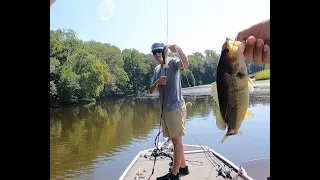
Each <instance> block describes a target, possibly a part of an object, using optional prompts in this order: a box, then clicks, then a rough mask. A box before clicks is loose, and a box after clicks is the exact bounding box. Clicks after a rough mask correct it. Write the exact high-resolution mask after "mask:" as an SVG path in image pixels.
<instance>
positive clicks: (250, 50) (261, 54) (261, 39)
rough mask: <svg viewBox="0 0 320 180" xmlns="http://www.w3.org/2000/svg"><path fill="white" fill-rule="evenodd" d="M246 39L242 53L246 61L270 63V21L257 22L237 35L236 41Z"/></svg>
mask: <svg viewBox="0 0 320 180" xmlns="http://www.w3.org/2000/svg"><path fill="white" fill-rule="evenodd" d="M243 39H246V46H245V49H244V52H243V55H244V57H245V58H246V60H248V61H254V63H256V64H263V63H270V19H268V20H265V21H262V22H259V23H257V24H254V25H252V26H251V27H249V28H247V29H244V30H242V31H240V32H239V33H238V36H237V41H242V40H243Z"/></svg>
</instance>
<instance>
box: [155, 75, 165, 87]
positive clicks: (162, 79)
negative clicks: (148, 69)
mask: <svg viewBox="0 0 320 180" xmlns="http://www.w3.org/2000/svg"><path fill="white" fill-rule="evenodd" d="M156 83H157V84H162V85H166V83H167V77H166V76H161V77H160V78H159V79H158V80H157V82H156Z"/></svg>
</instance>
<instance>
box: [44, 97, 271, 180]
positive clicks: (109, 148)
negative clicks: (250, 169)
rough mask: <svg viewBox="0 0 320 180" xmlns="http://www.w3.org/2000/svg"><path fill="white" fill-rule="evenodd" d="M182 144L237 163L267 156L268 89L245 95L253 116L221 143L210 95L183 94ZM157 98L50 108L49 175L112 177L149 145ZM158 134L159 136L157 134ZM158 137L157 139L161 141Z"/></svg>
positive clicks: (155, 121)
mask: <svg viewBox="0 0 320 180" xmlns="http://www.w3.org/2000/svg"><path fill="white" fill-rule="evenodd" d="M186 100H187V102H188V101H190V102H192V103H193V106H191V107H190V106H189V107H188V116H187V134H186V136H185V137H184V139H183V140H184V143H187V144H198V142H197V141H196V140H195V139H197V140H198V141H199V142H200V143H201V145H206V146H209V147H211V148H213V149H214V150H216V151H217V152H218V153H220V154H222V155H223V156H225V157H226V158H228V159H229V160H231V161H232V162H234V163H235V164H236V165H240V164H241V163H242V162H244V161H246V160H250V159H255V158H265V157H269V155H270V94H269V93H257V94H253V95H251V97H250V109H251V110H252V112H253V113H254V118H251V119H246V120H245V121H244V122H243V124H242V126H241V129H240V131H241V133H242V134H241V135H238V136H233V137H229V138H228V139H227V140H226V141H225V142H224V143H223V144H221V143H220V140H221V138H222V137H223V135H224V133H225V132H223V131H221V130H219V129H218V128H217V126H216V123H215V114H214V112H213V107H212V100H211V98H210V97H201V98H200V97H198V98H195V97H193V98H191V97H190V98H187V99H186ZM159 119H160V113H159V106H158V99H156V98H143V99H142V98H125V99H108V100H105V101H101V102H97V103H95V104H90V105H81V106H74V107H64V108H56V109H52V110H51V113H50V179H101V180H102V179H103V180H117V179H118V178H119V177H120V175H121V174H122V172H123V171H124V170H125V169H126V167H127V166H128V164H129V163H130V162H131V161H132V159H133V158H134V157H135V156H136V154H137V153H138V152H139V151H140V150H143V149H144V146H145V144H146V142H147V148H152V147H154V138H155V136H156V134H157V133H158V129H159ZM160 137H161V139H162V136H160ZM161 139H160V140H161Z"/></svg>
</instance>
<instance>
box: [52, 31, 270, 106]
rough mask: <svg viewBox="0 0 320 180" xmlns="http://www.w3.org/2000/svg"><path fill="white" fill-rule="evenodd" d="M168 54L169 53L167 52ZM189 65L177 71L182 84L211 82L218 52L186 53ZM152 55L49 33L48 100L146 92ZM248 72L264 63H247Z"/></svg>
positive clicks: (74, 100)
mask: <svg viewBox="0 0 320 180" xmlns="http://www.w3.org/2000/svg"><path fill="white" fill-rule="evenodd" d="M171 55H172V54H171ZM188 59H189V64H190V66H189V68H188V69H185V70H184V71H182V72H181V83H182V86H183V87H191V86H197V85H204V84H210V83H212V82H214V81H215V79H216V77H215V73H216V67H217V64H218V60H219V54H217V53H216V52H215V51H213V50H209V49H207V50H205V51H204V54H202V53H200V52H194V53H192V54H191V55H189V56H188ZM156 65H157V62H156V61H155V60H154V58H153V55H152V54H151V53H149V54H143V53H141V52H139V51H138V50H136V49H125V50H123V51H121V50H120V49H119V48H118V47H116V46H114V45H111V44H109V43H101V42H96V41H93V40H91V41H87V42H83V41H81V40H80V39H78V38H77V34H76V32H74V31H73V30H70V29H69V30H65V29H58V30H56V31H51V32H50V99H51V102H52V103H55V104H70V103H78V102H82V101H94V100H95V99H97V98H105V97H107V96H113V95H128V94H137V93H143V92H148V91H149V90H150V85H151V77H152V74H153V69H154V67H155V66H156ZM247 66H248V71H249V74H253V73H255V72H259V71H261V70H263V69H264V68H265V66H264V65H260V66H257V65H254V64H253V63H250V62H247Z"/></svg>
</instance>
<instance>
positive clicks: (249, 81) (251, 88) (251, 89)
mask: <svg viewBox="0 0 320 180" xmlns="http://www.w3.org/2000/svg"><path fill="white" fill-rule="evenodd" d="M248 88H249V91H250V92H252V91H254V83H253V81H252V79H251V78H248Z"/></svg>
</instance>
